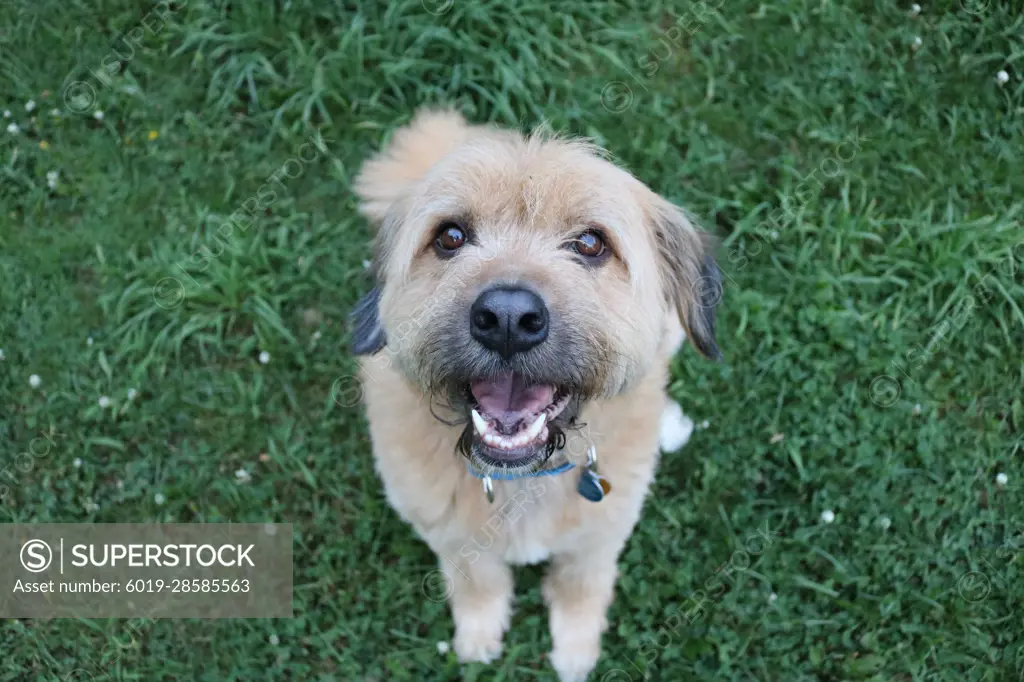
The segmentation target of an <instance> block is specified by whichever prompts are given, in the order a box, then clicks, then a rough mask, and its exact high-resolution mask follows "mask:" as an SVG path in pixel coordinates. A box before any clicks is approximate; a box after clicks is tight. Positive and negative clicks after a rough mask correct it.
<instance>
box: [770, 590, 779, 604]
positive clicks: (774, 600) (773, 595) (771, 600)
mask: <svg viewBox="0 0 1024 682" xmlns="http://www.w3.org/2000/svg"><path fill="white" fill-rule="evenodd" d="M778 598H779V595H777V594H775V593H774V592H772V593H771V594H769V595H768V603H769V604H774V603H775V602H776V600H778Z"/></svg>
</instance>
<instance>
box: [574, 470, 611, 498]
mask: <svg viewBox="0 0 1024 682" xmlns="http://www.w3.org/2000/svg"><path fill="white" fill-rule="evenodd" d="M576 490H577V491H578V492H579V494H580V495H582V496H583V497H585V498H586V499H588V500H590V501H591V502H600V501H601V500H603V499H604V496H605V495H607V494H608V493H610V492H611V491H612V484H611V483H609V482H608V479H607V478H605V477H604V476H601V475H600V474H598V473H597V472H596V471H594V470H593V469H584V470H583V474H582V475H581V476H580V482H579V483H578V484H577V485H576Z"/></svg>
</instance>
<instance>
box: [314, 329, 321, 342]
mask: <svg viewBox="0 0 1024 682" xmlns="http://www.w3.org/2000/svg"><path fill="white" fill-rule="evenodd" d="M321 336H322V335H321V334H320V330H319V329H317V330H316V331H315V332H313V340H314V341H319V340H320V337H321Z"/></svg>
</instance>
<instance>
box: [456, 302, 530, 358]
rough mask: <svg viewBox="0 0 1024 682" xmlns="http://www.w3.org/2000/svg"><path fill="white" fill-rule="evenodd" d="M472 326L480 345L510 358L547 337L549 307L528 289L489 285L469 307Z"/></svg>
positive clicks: (474, 335)
mask: <svg viewBox="0 0 1024 682" xmlns="http://www.w3.org/2000/svg"><path fill="white" fill-rule="evenodd" d="M469 328H470V332H471V333H472V335H473V338H474V339H476V340H477V341H478V342H479V343H480V345H482V346H483V347H484V348H487V349H489V350H492V351H494V352H496V353H498V354H499V355H501V356H502V357H504V358H505V359H508V358H510V357H512V356H513V355H515V354H516V353H522V352H524V351H528V350H530V349H531V348H533V347H534V346H537V345H539V344H541V343H543V342H544V340H545V339H547V337H548V309H547V306H545V305H544V301H543V300H541V297H540V296H538V295H537V294H535V293H533V292H532V291H529V290H527V289H523V288H521V287H500V288H496V289H489V290H487V291H485V292H483V293H482V294H480V296H479V297H478V298H477V299H476V301H475V302H474V303H473V306H472V307H471V308H470V310H469Z"/></svg>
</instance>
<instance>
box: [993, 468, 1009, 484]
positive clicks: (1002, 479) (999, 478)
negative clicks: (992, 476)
mask: <svg viewBox="0 0 1024 682" xmlns="http://www.w3.org/2000/svg"><path fill="white" fill-rule="evenodd" d="M1009 482H1010V477H1009V476H1007V475H1006V474H1004V473H1003V472H1001V471H1000V472H999V473H998V474H996V485H997V486H999V487H1000V488H1002V487H1003V486H1004V485H1006V484H1007V483H1009Z"/></svg>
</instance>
